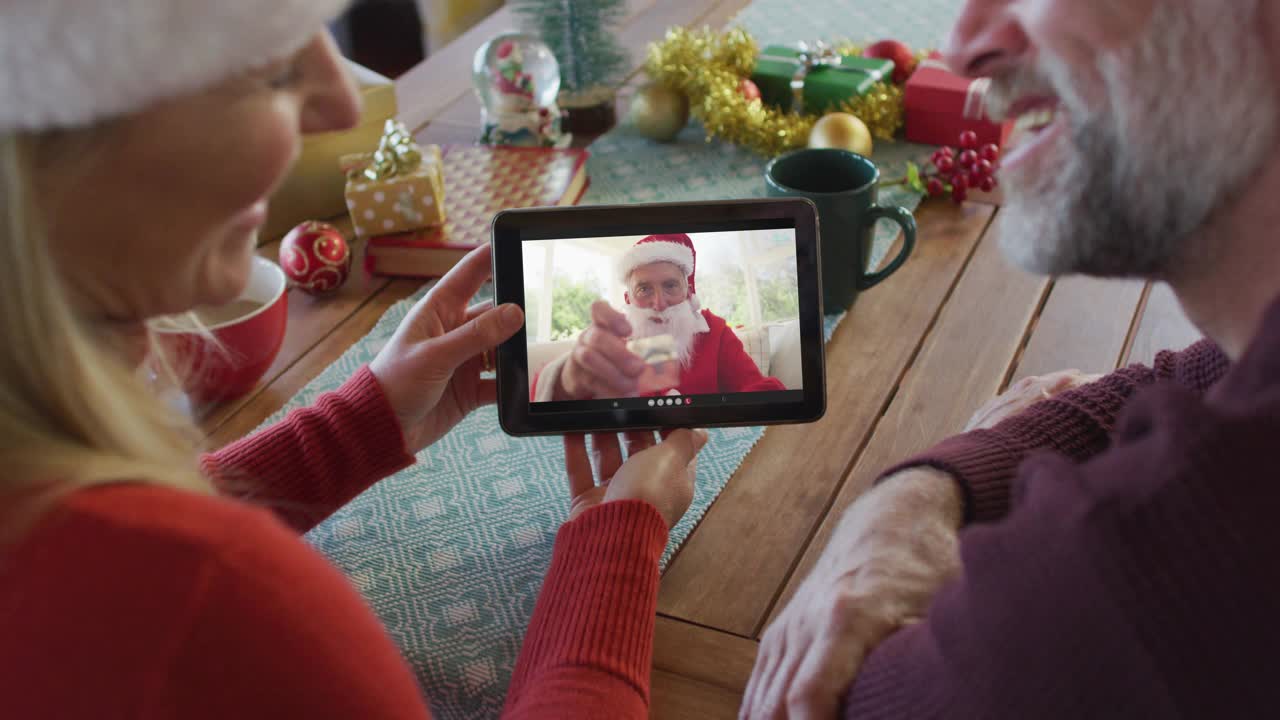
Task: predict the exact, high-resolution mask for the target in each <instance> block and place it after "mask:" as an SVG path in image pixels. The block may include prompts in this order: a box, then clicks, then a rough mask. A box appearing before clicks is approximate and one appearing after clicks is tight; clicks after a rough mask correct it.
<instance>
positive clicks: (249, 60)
mask: <svg viewBox="0 0 1280 720" xmlns="http://www.w3.org/2000/svg"><path fill="white" fill-rule="evenodd" d="M348 2H349V0H114V1H113V2H103V0H4V2H3V3H0V98H4V102H3V103H0V132H13V131H18V130H49V129H56V128H72V127H83V126H88V125H93V124H95V123H97V122H100V121H103V120H106V119H109V118H112V117H117V116H121V115H127V114H130V113H133V112H136V111H139V110H142V109H144V108H146V107H147V106H149V105H151V104H153V103H155V102H158V101H160V100H164V99H167V98H171V97H178V96H181V95H184V94H188V93H194V92H198V91H200V90H203V89H205V88H208V87H212V86H214V85H216V84H218V83H219V82H221V81H223V80H225V79H227V78H230V77H232V76H233V75H235V74H236V73H238V72H244V71H248V70H251V69H254V68H258V67H262V66H263V65H266V64H267V63H270V62H272V61H274V60H278V59H280V58H283V57H288V56H289V55H291V54H293V53H294V52H296V51H298V50H299V49H301V48H302V47H303V46H305V45H306V44H307V43H308V42H309V41H310V40H311V39H312V38H313V37H315V35H316V33H317V32H319V31H321V30H322V29H323V28H324V26H325V23H326V22H327V21H328V20H330V19H332V18H333V17H335V16H336V15H337V14H338V13H339V12H341V11H342V10H343V8H345V7H346V5H347V4H348Z"/></svg>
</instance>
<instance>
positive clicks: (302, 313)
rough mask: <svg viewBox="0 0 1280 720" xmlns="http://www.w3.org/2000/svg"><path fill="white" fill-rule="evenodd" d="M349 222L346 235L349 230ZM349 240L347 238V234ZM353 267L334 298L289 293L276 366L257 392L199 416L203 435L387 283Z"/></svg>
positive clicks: (266, 250)
mask: <svg viewBox="0 0 1280 720" xmlns="http://www.w3.org/2000/svg"><path fill="white" fill-rule="evenodd" d="M349 222H350V221H348V223H347V227H346V230H347V231H349V230H350V224H349ZM339 224H341V223H339ZM348 237H350V235H349V234H348ZM279 248H280V243H279V241H276V242H273V243H269V244H267V245H264V246H262V247H260V248H258V254H259V255H260V256H262V257H265V258H269V259H271V260H275V259H276V257H277V256H278V255H279V254H280V250H279ZM352 251H353V252H354V253H356V256H357V257H361V256H362V254H363V248H362V247H358V246H357V247H355V248H353V250H352ZM355 264H356V267H353V268H352V273H351V277H350V278H349V279H348V280H347V283H346V284H345V285H343V286H342V288H341V289H340V290H339V291H338V292H337V293H336V294H334V295H331V296H329V297H324V298H314V297H311V296H310V295H308V294H306V293H304V292H302V291H301V290H296V289H295V290H290V291H289V319H288V321H287V324H286V326H285V336H284V343H283V344H282V345H281V347H280V353H279V355H277V356H276V359H275V362H273V363H272V364H271V368H270V369H269V370H268V371H267V374H266V375H264V376H263V379H262V380H261V381H260V382H259V383H258V387H257V388H255V389H254V390H252V391H250V392H249V393H248V394H246V395H244V396H243V397H240V398H236V399H234V400H229V401H227V402H224V403H221V404H219V405H217V406H215V407H213V408H209V409H206V410H205V411H204V412H203V413H199V415H200V426H201V428H202V429H203V430H204V431H205V433H206V434H211V433H215V432H217V431H218V429H219V428H221V427H222V426H223V425H224V424H226V423H227V422H228V421H229V420H230V419H231V418H233V417H234V416H236V415H237V414H239V413H240V412H241V411H242V410H244V409H245V408H247V407H249V406H250V405H252V403H253V401H254V400H255V399H256V398H257V397H258V396H259V395H261V394H262V393H263V392H266V391H267V390H269V389H271V388H272V387H273V385H274V383H276V382H277V381H279V379H280V378H281V377H282V376H283V375H285V374H286V373H287V372H288V371H289V369H290V368H292V367H293V366H294V364H296V363H297V362H298V361H299V360H300V359H302V358H304V357H306V355H307V353H308V352H310V350H311V349H312V348H313V347H315V346H316V344H317V343H319V342H320V341H321V340H323V339H324V338H325V337H326V336H328V335H329V334H330V333H332V332H333V331H334V329H335V328H337V327H339V326H341V325H342V324H343V323H344V322H346V321H347V320H348V319H349V318H350V317H351V316H352V315H353V314H354V313H355V312H356V311H357V310H358V309H359V308H360V307H361V306H363V305H364V304H365V303H366V302H367V301H368V300H369V298H371V297H373V296H374V295H376V294H378V293H379V292H381V291H382V289H383V288H385V287H386V286H387V283H388V282H389V281H388V280H386V279H385V278H377V277H371V276H369V275H367V274H365V273H364V272H363V271H362V270H361V269H360V267H359V261H357V262H356V263H355ZM264 418H265V416H264ZM255 424H256V423H255Z"/></svg>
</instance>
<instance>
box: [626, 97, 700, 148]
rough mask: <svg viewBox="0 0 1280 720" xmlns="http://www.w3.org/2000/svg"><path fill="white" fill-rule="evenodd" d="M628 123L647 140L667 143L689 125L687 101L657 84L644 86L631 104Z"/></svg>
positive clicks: (685, 98)
mask: <svg viewBox="0 0 1280 720" xmlns="http://www.w3.org/2000/svg"><path fill="white" fill-rule="evenodd" d="M630 123H631V125H632V126H633V127H635V129H636V132H638V133H640V134H641V135H643V136H645V137H647V138H649V139H650V140H657V141H658V142H671V141H672V140H675V139H676V136H677V135H679V134H680V131H681V130H683V129H684V126H685V125H687V124H688V123H689V98H687V97H685V95H684V93H682V92H680V91H679V90H674V89H672V88H670V87H667V86H666V85H662V84H660V83H653V84H652V85H646V86H644V87H643V88H640V90H639V91H638V92H637V93H636V96H635V98H634V99H633V100H632V101H631V111H630Z"/></svg>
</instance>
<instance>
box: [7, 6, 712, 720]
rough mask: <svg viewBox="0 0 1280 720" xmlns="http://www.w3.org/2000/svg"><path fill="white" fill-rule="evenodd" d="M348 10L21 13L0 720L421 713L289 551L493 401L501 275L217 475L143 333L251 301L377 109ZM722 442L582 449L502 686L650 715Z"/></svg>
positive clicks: (553, 705) (11, 24)
mask: <svg viewBox="0 0 1280 720" xmlns="http://www.w3.org/2000/svg"><path fill="white" fill-rule="evenodd" d="M341 5H342V3H341V2H340V1H339V0H220V1H219V2H208V1H207V0H170V1H169V2H164V3H157V2H154V0H126V1H123V2H115V3H100V2H91V1H90V0H57V1H52V0H10V1H9V2H7V3H5V4H4V5H3V6H0V97H2V98H4V102H3V103H2V104H0V220H2V221H3V222H2V224H0V468H3V470H4V472H3V475H2V476H0V638H3V641H2V642H0V698H3V701H2V702H3V705H4V709H3V711H2V712H0V714H3V715H4V716H5V717H13V718H78V717H84V718H123V717H146V718H168V717H173V718H205V717H208V718H215V717H216V718H228V717H235V718H266V717H271V718H280V717H298V718H387V717H396V718H409V717H426V716H427V715H428V710H427V706H426V702H425V700H424V699H423V697H422V694H421V693H420V691H419V688H417V687H416V686H415V682H414V679H413V675H412V673H411V671H410V669H409V668H408V667H407V666H406V664H405V663H404V661H403V660H402V659H401V657H400V656H399V655H398V653H397V651H396V648H395V647H394V646H393V645H392V643H391V642H390V640H389V639H388V637H387V635H386V633H385V632H384V630H383V629H382V628H381V627H380V626H379V624H378V622H377V620H376V619H375V617H374V615H373V614H372V613H371V612H370V610H369V609H368V608H367V607H366V606H365V605H364V604H363V602H362V601H361V599H360V597H359V596H358V595H357V594H356V593H355V592H354V590H353V589H352V587H351V586H350V585H349V584H348V583H347V582H346V580H345V579H344V578H343V577H342V576H341V575H340V574H339V573H338V572H337V571H336V570H335V569H333V568H332V567H331V566H329V565H328V564H327V563H326V562H325V561H324V559H323V558H321V557H320V556H319V555H317V554H316V553H315V552H314V551H312V550H311V549H309V548H308V546H307V545H306V544H304V543H303V542H302V540H301V539H300V538H299V536H298V534H297V533H298V532H300V531H303V530H306V529H307V528H309V527H311V526H312V525H313V524H314V523H316V522H318V521H319V520H321V519H322V518H324V517H325V516H326V515H328V514H329V513H330V512H332V511H333V510H334V509H335V508H337V507H339V506H340V505H342V504H343V503H345V502H346V501H347V500H349V499H350V498H352V497H354V496H355V495H356V494H358V493H360V492H361V491H363V490H365V489H366V488H368V487H369V486H370V485H371V484H373V483H375V482H377V481H378V480H379V479H380V478H382V477H385V476H386V475H388V474H390V473H392V472H394V471H396V470H398V469H400V468H403V467H404V466H406V465H408V464H410V463H412V462H413V454H414V453H415V452H416V451H418V450H420V449H421V448H423V447H425V446H427V445H429V444H430V443H432V442H434V441H435V440H437V439H438V438H440V437H441V436H442V435H444V434H445V433H446V432H447V431H448V430H449V429H450V428H451V427H453V426H454V425H455V424H456V423H457V422H458V421H459V420H460V419H461V418H462V417H464V416H465V415H466V414H467V413H469V412H470V411H472V410H473V409H475V408H476V407H477V406H478V405H480V404H483V403H486V402H491V401H492V400H493V395H494V388H493V387H492V385H491V384H490V383H487V382H482V381H481V380H480V377H479V370H478V367H479V363H478V361H477V359H476V358H477V357H478V356H479V355H480V354H481V353H482V352H483V351H485V350H487V349H489V348H491V347H493V346H494V345H495V344H497V343H498V342H500V341H502V340H504V339H506V338H508V337H510V336H511V335H512V334H513V333H514V332H515V331H516V330H517V329H518V328H519V327H520V325H521V323H522V322H523V318H522V315H521V312H520V310H519V308H517V307H510V306H508V307H500V308H487V307H479V308H468V307H467V306H466V303H467V301H468V299H469V298H470V297H471V296H472V295H473V293H474V291H475V290H476V289H477V288H478V287H479V286H480V285H481V283H482V282H483V281H484V280H485V279H486V278H487V274H488V266H489V259H488V254H487V251H486V250H481V251H477V252H476V253H473V254H472V255H471V256H470V257H468V258H467V259H466V260H465V261H463V262H462V264H461V265H459V267H458V268H457V269H456V270H455V271H454V272H453V273H451V274H450V275H449V277H448V278H446V279H445V280H444V281H442V282H441V283H440V284H439V286H438V287H437V288H436V289H435V290H434V291H433V292H432V293H431V294H430V295H429V296H428V297H427V298H425V299H424V300H423V302H422V303H420V304H419V306H418V307H416V308H415V309H414V310H413V312H412V313H411V314H410V316H409V318H408V319H407V320H406V322H405V324H404V325H403V326H402V327H401V328H400V330H399V332H398V333H397V334H396V336H395V338H394V339H393V341H392V342H391V343H390V344H389V345H388V346H387V348H386V349H385V350H384V351H383V352H382V353H381V354H380V355H379V356H378V357H377V358H376V359H375V360H374V361H373V362H372V363H371V364H370V365H369V366H368V367H366V368H363V369H361V370H360V371H359V372H358V373H356V375H355V376H354V377H352V378H351V379H350V381H349V382H347V384H346V385H345V386H343V387H342V388H341V389H339V390H337V391H335V392H333V393H331V394H329V395H327V396H325V397H323V398H322V399H320V400H319V401H318V402H317V403H316V405H315V406H314V407H312V408H309V409H306V410H302V411H299V412H296V413H293V414H292V415H291V416H290V417H289V418H288V419H287V420H285V421H284V422H283V423H281V424H280V425H279V426H276V427H273V428H270V429H268V430H266V431H265V432H263V433H260V434H258V435H256V436H254V437H250V438H247V439H244V440H242V441H240V442H238V443H236V444H233V445H232V446H230V447H228V448H226V449H224V450H222V451H220V452H217V453H213V454H210V455H206V456H204V457H199V456H198V455H197V438H198V433H196V432H195V429H194V427H193V426H192V424H191V422H190V421H189V420H188V419H183V418H178V417H174V416H173V415H171V414H170V411H169V410H168V409H167V408H166V407H165V406H164V405H163V404H162V403H160V402H158V401H157V400H156V399H155V394H156V393H155V388H154V387H151V386H149V385H148V384H147V382H145V381H144V380H143V379H141V378H142V373H140V372H139V371H138V368H139V367H140V366H141V365H142V363H144V362H145V361H146V359H147V355H148V352H149V350H150V343H149V342H148V332H147V327H148V324H149V323H150V322H151V321H153V320H154V319H155V318H157V317H160V316H164V315H168V314H173V313H179V312H184V311H188V310H190V309H192V308H194V307H197V306H201V305H208V304H217V303H224V302H227V301H229V300H231V299H233V298H235V297H236V296H237V294H238V293H239V292H240V290H241V289H242V287H243V286H244V284H245V282H246V278H247V276H248V272H249V266H250V262H251V257H252V255H253V247H254V235H255V229H256V228H257V226H258V225H259V224H260V223H261V222H262V220H263V218H264V208H265V199H266V198H267V197H268V196H269V195H270V193H271V191H272V189H273V188H275V187H276V186H277V185H278V184H279V183H280V181H281V179H282V178H283V177H284V175H285V173H286V172H287V170H288V168H289V166H290V164H291V163H292V161H293V159H294V157H295V156H296V154H297V152H298V146H299V137H300V135H302V134H304V133H308V132H317V131H324V130H334V129H339V128H343V127H347V126H349V125H351V124H352V123H353V122H354V121H355V119H356V117H357V112H358V107H357V100H356V96H355V95H354V93H353V91H352V88H351V85H350V83H349V81H348V80H347V78H346V77H345V76H344V75H343V73H342V71H341V70H340V58H339V57H338V56H337V54H336V53H335V51H334V48H333V46H332V43H331V42H330V41H329V39H328V38H327V36H325V35H324V34H323V25H324V22H325V20H326V19H327V18H328V17H329V16H330V15H331V14H333V13H336V12H337V11H339V10H340V9H341ZM703 442H705V435H703V434H701V433H692V432H688V431H683V432H680V433H676V434H675V435H673V436H671V437H670V438H669V439H668V440H667V441H665V442H663V443H661V444H658V445H656V446H655V444H654V439H653V438H652V437H647V438H646V437H642V436H631V437H628V438H627V442H626V444H627V446H628V449H629V451H630V453H631V454H633V455H634V457H633V458H632V459H631V460H630V461H628V463H627V465H626V467H625V468H621V469H620V465H621V456H622V452H621V448H620V447H619V441H618V439H617V438H616V437H609V438H599V439H598V440H597V442H596V443H595V448H596V456H595V457H594V458H593V459H594V460H595V465H596V471H597V472H598V473H599V474H600V476H601V477H602V478H606V479H607V478H612V481H611V482H607V483H604V484H600V485H597V484H596V483H595V482H594V480H593V473H592V465H591V462H590V461H589V459H588V456H587V452H586V448H585V444H584V442H583V440H582V439H581V438H572V439H569V440H567V441H566V448H567V460H568V471H569V472H568V474H569V478H570V480H569V484H570V491H571V497H572V510H571V515H570V521H569V522H567V523H566V524H565V526H564V527H563V528H562V529H561V531H560V533H559V536H558V538H557V542H556V549H555V553H554V558H553V562H552V567H551V569H550V571H549V574H548V577H547V580H546V583H545V586H544V590H543V594H542V597H541V599H540V601H539V603H538V605H537V608H536V610H535V613H534V618H533V621H532V624H531V626H530V629H529V634H528V637H527V639H526V644H525V648H524V651H523V653H522V654H521V657H520V661H519V664H518V667H517V670H516V673H515V677H514V679H513V681H512V686H511V689H510V695H509V700H508V703H507V712H508V714H510V715H512V716H524V717H551V716H554V717H603V716H608V717H643V716H644V715H645V714H646V713H647V702H648V667H649V659H650V653H651V642H652V627H653V613H654V608H655V605H656V592H657V590H656V587H657V559H658V556H659V554H660V552H661V550H662V547H663V545H664V543H665V540H666V536H667V531H668V528H669V527H670V526H671V524H673V523H674V522H675V521H676V520H678V519H679V517H680V516H681V515H682V514H683V512H684V510H685V509H686V508H687V506H688V503H689V500H690V497H691V493H692V485H691V480H690V478H689V473H688V471H687V469H688V466H689V463H690V462H691V461H692V459H693V457H694V455H696V453H697V451H698V449H700V448H701V446H702V444H703Z"/></svg>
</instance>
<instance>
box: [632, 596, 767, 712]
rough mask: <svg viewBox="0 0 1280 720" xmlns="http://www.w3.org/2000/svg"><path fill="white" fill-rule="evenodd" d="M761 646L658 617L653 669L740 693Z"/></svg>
mask: <svg viewBox="0 0 1280 720" xmlns="http://www.w3.org/2000/svg"><path fill="white" fill-rule="evenodd" d="M759 647H760V644H759V643H757V642H756V641H755V640H750V639H747V638H743V637H738V636H737V635H730V634H729V633H724V632H720V631H718V630H712V629H711V628H705V627H700V626H698V625H692V624H690V623H687V622H683V621H681V620H676V619H674V618H670V617H666V616H663V615H659V616H658V622H657V625H656V627H655V629H654V642H653V667H654V669H656V670H664V671H666V672H669V673H674V674H676V675H681V676H683V677H686V678H689V679H691V680H697V681H699V682H704V683H707V684H709V685H716V686H719V687H722V688H724V689H726V690H734V691H737V692H739V693H741V692H742V691H743V690H745V689H746V688H747V680H748V679H750V677H751V668H752V666H753V665H754V664H755V661H756V651H757V650H758V649H759Z"/></svg>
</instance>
